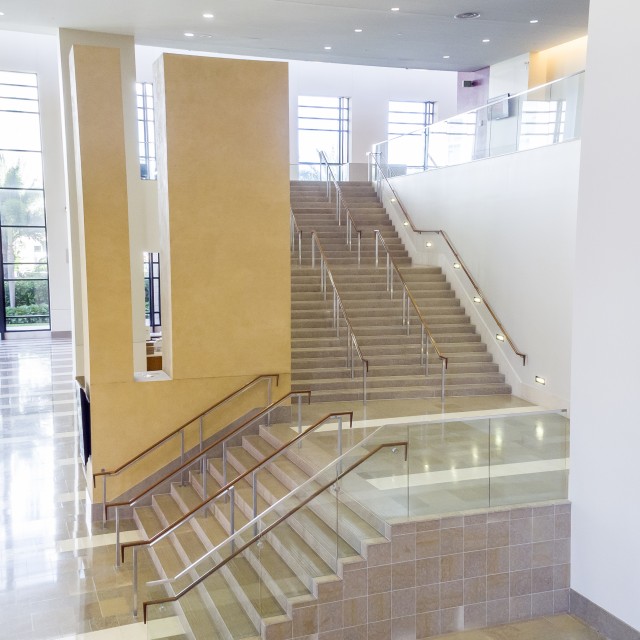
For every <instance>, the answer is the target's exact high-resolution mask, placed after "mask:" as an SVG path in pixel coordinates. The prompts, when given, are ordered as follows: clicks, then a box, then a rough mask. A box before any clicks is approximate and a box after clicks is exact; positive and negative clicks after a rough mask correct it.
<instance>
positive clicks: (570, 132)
mask: <svg viewBox="0 0 640 640" xmlns="http://www.w3.org/2000/svg"><path fill="white" fill-rule="evenodd" d="M583 89H584V72H580V73H577V74H575V75H572V76H569V77H567V78H563V79H561V80H556V81H554V82H550V83H548V84H545V85H542V86H540V87H537V88H535V89H531V90H529V91H525V92H523V93H520V94H517V95H515V96H507V95H505V96H499V97H498V98H496V99H494V100H492V101H491V102H490V103H489V104H487V105H485V106H483V107H480V108H478V109H474V110H472V111H468V112H466V113H463V114H460V115H457V116H454V117H452V118H447V119H446V120H442V121H440V122H436V123H434V124H432V125H430V126H428V127H426V128H422V129H419V130H417V131H412V132H410V133H407V134H405V135H402V136H397V137H394V138H391V139H390V140H387V141H384V142H381V143H379V144H377V145H375V146H374V152H375V153H377V154H378V161H379V163H380V165H381V167H382V170H383V171H384V172H385V173H386V175H387V177H389V178H391V177H394V176H399V175H405V174H408V173H416V172H420V171H426V170H427V169H437V168H440V167H448V166H451V165H456V164H462V163H465V162H472V161H474V160H480V159H483V158H489V157H494V156H499V155H503V154H507V153H513V152H515V151H525V150H527V149H534V148H536V147H543V146H549V145H553V144H558V143H560V142H566V141H569V140H575V139H578V138H580V121H581V115H582V96H583ZM418 139H419V140H420V141H421V144H422V140H423V139H426V150H427V151H426V153H424V152H423V151H421V152H420V154H419V155H420V159H416V152H415V146H416V145H415V142H416V140H418ZM421 149H422V147H421Z"/></svg>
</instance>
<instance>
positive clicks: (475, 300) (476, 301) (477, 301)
mask: <svg viewBox="0 0 640 640" xmlns="http://www.w3.org/2000/svg"><path fill="white" fill-rule="evenodd" d="M473 301H474V302H475V303H476V304H480V303H481V302H482V298H480V297H479V296H475V297H474V298H473Z"/></svg>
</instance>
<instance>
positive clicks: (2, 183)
mask: <svg viewBox="0 0 640 640" xmlns="http://www.w3.org/2000/svg"><path fill="white" fill-rule="evenodd" d="M0 142H1V138H0ZM42 186H43V184H42V154H41V153H40V152H39V151H22V152H21V151H5V150H2V151H0V187H10V188H18V187H26V188H28V189H42Z"/></svg>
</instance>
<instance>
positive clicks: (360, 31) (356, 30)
mask: <svg viewBox="0 0 640 640" xmlns="http://www.w3.org/2000/svg"><path fill="white" fill-rule="evenodd" d="M354 31H355V32H356V33H362V29H354Z"/></svg>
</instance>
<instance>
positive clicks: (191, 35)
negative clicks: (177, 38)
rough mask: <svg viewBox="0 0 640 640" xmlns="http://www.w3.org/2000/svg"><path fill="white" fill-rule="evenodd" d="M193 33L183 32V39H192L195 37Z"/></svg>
mask: <svg viewBox="0 0 640 640" xmlns="http://www.w3.org/2000/svg"><path fill="white" fill-rule="evenodd" d="M195 35H196V34H195V33H191V31H185V32H184V37H185V38H193V36H195Z"/></svg>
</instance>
